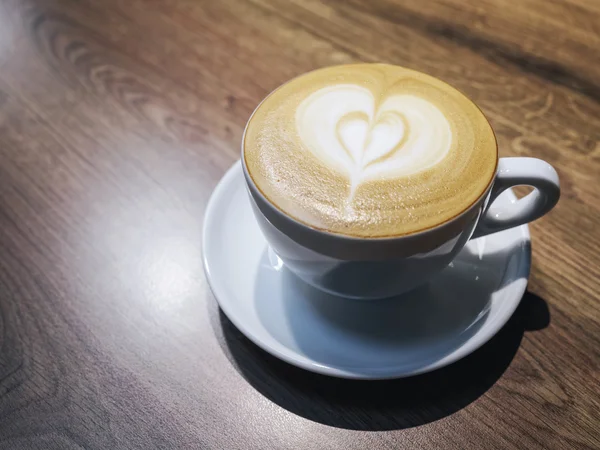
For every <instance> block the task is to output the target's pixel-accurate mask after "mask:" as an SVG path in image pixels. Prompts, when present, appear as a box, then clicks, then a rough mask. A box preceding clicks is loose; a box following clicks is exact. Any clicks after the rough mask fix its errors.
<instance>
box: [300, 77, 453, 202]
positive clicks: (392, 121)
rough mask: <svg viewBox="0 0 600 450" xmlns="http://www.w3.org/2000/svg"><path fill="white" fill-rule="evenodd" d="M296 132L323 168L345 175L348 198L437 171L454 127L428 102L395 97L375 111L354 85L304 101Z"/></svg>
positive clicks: (327, 90)
mask: <svg viewBox="0 0 600 450" xmlns="http://www.w3.org/2000/svg"><path fill="white" fill-rule="evenodd" d="M296 128H297V133H298V136H299V137H300V139H301V140H302V142H303V143H304V144H305V145H306V147H307V148H308V149H309V150H310V151H311V152H312V153H313V154H314V155H315V156H316V157H317V158H319V159H320V160H321V161H322V162H323V164H324V165H326V166H328V167H330V168H331V169H334V170H338V171H340V172H345V173H346V174H347V176H348V178H349V180H350V185H351V189H350V192H349V196H350V197H352V196H353V194H354V191H355V189H356V187H357V186H358V185H359V184H360V183H361V182H362V181H365V180H368V179H378V178H380V179H384V178H391V177H399V176H406V175H410V174H413V173H416V172H419V171H421V170H424V169H427V168H429V167H431V166H434V165H435V164H437V163H438V162H440V161H441V160H443V159H444V157H445V156H446V155H447V153H448V151H449V150H450V143H451V141H452V130H451V128H450V124H449V123H448V121H447V120H446V118H445V117H444V115H443V114H442V112H441V111H440V110H439V109H438V108H436V107H435V105H433V104H431V103H429V102H428V101H427V100H424V99H421V98H419V97H416V96H414V95H406V94H405V95H394V96H391V97H389V98H386V99H384V100H383V102H382V103H381V104H380V105H379V106H377V105H376V99H375V97H374V95H373V93H372V92H371V91H369V90H368V89H365V88H363V87H360V86H357V85H352V84H340V85H336V86H331V87H326V88H323V89H320V90H319V91H317V92H315V93H313V94H311V95H310V96H309V97H307V98H306V99H304V100H303V101H302V103H301V104H300V106H299V107H298V110H297V112H296Z"/></svg>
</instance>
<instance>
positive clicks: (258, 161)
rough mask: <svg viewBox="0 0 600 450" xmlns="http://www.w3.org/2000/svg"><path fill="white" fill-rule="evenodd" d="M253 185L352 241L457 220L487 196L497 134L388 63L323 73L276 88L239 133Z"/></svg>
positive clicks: (466, 104) (433, 87) (462, 106)
mask: <svg viewBox="0 0 600 450" xmlns="http://www.w3.org/2000/svg"><path fill="white" fill-rule="evenodd" d="M243 147H244V151H243V154H244V159H245V162H246V167H247V169H248V173H249V175H250V177H251V178H252V180H253V182H254V183H255V185H256V186H257V187H258V189H259V190H260V191H261V192H262V193H263V195H264V196H265V197H267V198H268V199H269V201H270V202H271V203H273V204H274V205H275V206H276V207H277V208H279V209H280V210H281V211H283V212H284V213H286V214H287V215H289V216H291V217H293V218H295V219H296V220H298V221H300V222H303V223H305V224H308V225H310V226H312V227H315V228H319V229H324V230H327V231H330V232H334V233H341V234H345V235H351V236H359V237H367V238H371V237H373V238H374V237H383V236H400V235H406V234H410V233H415V232H419V231H422V230H426V229H428V228H431V227H435V226H437V225H439V224H441V223H443V222H445V221H448V220H450V219H452V218H453V217H456V216H457V215H459V214H461V213H462V212H463V211H465V210H466V209H467V208H469V207H470V206H471V205H472V204H473V203H474V202H476V201H477V200H478V199H479V198H480V197H481V195H483V193H484V192H485V191H486V189H487V188H488V187H489V186H490V184H491V182H492V180H493V178H494V173H495V170H496V164H497V158H498V154H497V147H496V140H495V137H494V133H493V131H492V129H491V127H490V124H489V123H488V121H487V120H486V119H485V117H484V115H483V113H482V112H481V111H480V110H479V108H477V106H475V105H474V104H473V103H472V102H471V101H470V100H469V99H468V98H467V97H465V96H464V95H463V94H462V93H460V92H459V91H457V90H456V89H454V88H452V87H451V86H449V85H448V84H446V83H444V82H442V81H441V80H438V79H435V78H433V77H430V76H428V75H425V74H422V73H419V72H416V71H413V70H409V69H405V68H402V67H398V66H392V65H385V64H352V65H345V66H334V67H327V68H324V69H320V70H316V71H313V72H310V73H307V74H304V75H302V76H300V77H298V78H296V79H294V80H292V81H290V82H288V83H286V84H284V85H283V86H281V87H280V88H278V89H276V90H275V91H274V92H273V93H272V94H271V95H269V97H267V98H266V99H265V100H264V101H263V102H262V103H261V105H260V106H259V107H258V108H257V109H256V111H255V112H254V114H253V116H252V117H251V119H250V121H249V123H248V126H247V128H246V132H245V134H244V143H243Z"/></svg>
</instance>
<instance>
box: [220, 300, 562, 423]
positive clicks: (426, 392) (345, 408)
mask: <svg viewBox="0 0 600 450" xmlns="http://www.w3.org/2000/svg"><path fill="white" fill-rule="evenodd" d="M217 317H218V324H213V325H214V326H215V329H218V331H221V332H222V337H223V343H222V344H223V345H222V346H223V350H224V351H225V353H226V355H227V357H228V358H229V360H230V361H231V362H232V363H233V365H234V366H235V367H236V369H237V370H238V371H239V373H240V374H241V375H242V376H243V377H244V378H245V379H246V380H247V381H248V382H249V383H250V384H251V385H252V386H253V387H254V388H255V389H256V390H257V391H258V392H260V393H261V394H262V395H264V396H265V397H267V398H268V399H270V400H271V401H273V402H274V403H276V404H277V405H279V406H281V407H282V408H284V409H286V410H288V411H290V412H292V413H294V414H297V415H299V416H301V417H304V418H306V419H309V420H312V421H315V422H319V423H322V424H325V425H329V426H333V427H338V428H344V429H351V430H362V431H384V430H397V429H405V428H411V427H416V426H420V425H424V424H427V423H430V422H433V421H436V420H439V419H442V418H444V417H446V416H449V415H451V414H453V413H455V412H457V411H459V410H460V409H462V408H464V407H465V406H467V405H469V404H470V403H472V402H473V401H475V400H476V399H477V398H479V397H480V396H481V395H483V394H484V393H485V392H486V391H487V390H488V389H489V388H490V387H491V386H493V385H494V383H495V382H496V381H497V380H498V379H499V378H500V377H501V376H502V374H503V373H504V371H505V370H506V369H507V368H508V366H509V365H510V363H511V361H512V360H513V358H514V356H515V354H516V353H517V350H518V348H519V345H520V343H521V340H522V338H523V335H524V333H525V331H533V330H540V329H543V328H545V327H547V326H548V325H549V323H550V313H549V310H548V305H547V304H546V302H545V301H544V300H543V299H542V298H540V297H538V296H537V295H535V294H533V293H531V292H526V293H525V295H524V296H523V299H522V300H521V303H520V305H519V307H518V308H517V310H516V311H515V313H514V314H513V316H512V317H511V318H510V320H509V321H508V322H507V323H506V325H505V326H504V327H503V328H502V329H501V330H500V331H499V332H498V333H497V334H496V336H494V337H493V338H492V339H491V340H490V341H488V342H487V343H486V344H485V345H483V346H482V347H481V348H479V349H478V350H476V351H475V352H473V353H472V354H471V355H469V356H467V357H465V358H463V359H461V360H459V361H457V362H456V363H454V364H451V365H449V366H446V367H444V368H441V369H438V370H436V371H433V372H430V373H426V374H423V375H417V376H413V377H409V378H403V379H397V380H385V381H361V380H348V379H339V378H333V377H328V376H324V375H319V374H315V373H312V372H308V371H305V370H303V369H299V368H297V367H295V366H292V365H289V364H287V363H285V362H283V361H280V360H279V359H277V358H275V357H273V356H271V355H270V354H268V353H267V352H265V351H263V350H262V349H260V348H259V347H258V346H256V345H254V344H253V343H252V342H250V340H248V339H247V338H246V337H245V336H244V335H242V334H241V333H240V332H239V331H238V330H237V328H235V326H234V325H233V324H232V323H231V322H230V321H229V319H228V318H227V317H226V316H225V314H224V313H223V312H222V311H221V310H220V309H219V312H218V316H215V319H216V318H217ZM218 334H221V333H218Z"/></svg>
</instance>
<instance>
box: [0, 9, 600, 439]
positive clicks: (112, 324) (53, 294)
mask: <svg viewBox="0 0 600 450" xmlns="http://www.w3.org/2000/svg"><path fill="white" fill-rule="evenodd" d="M352 61H385V62H390V63H396V64H401V65H405V66H408V67H411V68H414V69H417V70H422V71H426V72H429V73H431V74H433V75H435V76H438V77H440V78H442V79H444V80H446V81H448V82H450V83H452V84H454V85H456V86H457V87H458V88H460V89H461V90H463V91H464V92H466V93H467V94H468V95H469V96H471V97H472V98H473V99H474V100H475V101H476V102H477V103H478V104H479V105H480V106H481V107H482V109H483V110H484V112H485V113H486V115H487V116H488V117H489V118H490V120H491V121H492V124H493V126H494V129H495V131H496V133H497V135H498V139H499V143H500V148H501V153H502V155H504V156H506V155H518V156H536V157H540V158H543V159H546V160H547V161H549V162H551V163H552V164H553V165H554V166H555V167H556V169H557V170H558V172H559V174H560V176H561V184H562V192H563V196H562V199H561V201H560V203H559V205H558V206H557V207H556V209H555V210H554V211H553V212H552V213H551V214H549V215H548V216H546V217H544V218H542V219H540V220H539V221H537V222H535V223H533V224H532V225H531V232H532V240H533V267H532V273H531V279H530V284H529V288H528V293H527V295H526V296H525V297H524V299H523V301H522V304H521V306H520V307H519V309H518V311H517V313H516V314H515V315H514V317H513V318H512V319H511V321H510V322H509V323H508V324H507V326H506V327H505V328H504V329H503V330H502V331H501V332H500V333H499V334H498V335H497V336H496V337H495V338H494V339H493V340H492V341H491V342H490V343H488V344H487V345H485V346H484V347H483V348H482V349H480V350H479V351H477V352H476V353H475V354H473V355H471V356H469V357H468V358H466V359H465V360H463V361H461V362H459V363H457V364H454V365H452V366H451V367H448V368H446V369H442V370H440V371H437V372H434V373H432V374H429V375H424V376H420V377H415V378H412V379H408V380H400V381H390V382H384V383H359V382H349V381H342V380H336V379H328V378H325V377H321V376H317V375H313V374H308V373H306V372H303V371H301V370H299V369H295V368H293V367H290V366H288V365H286V364H284V363H281V362H279V361H277V360H275V359H274V358H272V357H270V356H269V355H266V354H265V353H264V352H262V351H260V350H258V349H257V348H256V347H255V346H254V345H252V344H251V343H249V342H248V341H247V340H246V339H245V338H244V337H243V336H241V335H240V333H239V332H238V331H237V330H236V329H235V328H234V327H233V326H232V325H231V323H229V321H228V320H227V319H226V318H225V317H224V316H223V315H222V314H221V313H220V312H219V310H218V308H217V306H216V303H215V300H214V298H213V297H212V294H211V293H210V290H209V288H208V286H207V283H206V280H205V278H204V275H203V271H202V267H201V262H200V252H201V245H200V240H201V236H200V230H201V225H202V220H203V219H202V217H203V213H204V209H205V206H206V203H207V201H208V198H209V196H210V192H211V191H212V189H213V187H214V186H215V184H216V183H217V181H218V180H219V178H220V177H221V175H222V174H223V173H224V171H225V170H226V169H227V168H228V167H229V166H230V165H231V164H232V163H233V162H234V161H235V160H236V159H237V158H238V154H239V151H238V149H239V142H240V138H241V133H242V130H243V127H244V125H245V122H246V120H247V118H248V116H249V115H250V113H251V111H252V109H253V108H254V107H255V106H256V104H257V103H258V102H259V101H260V100H261V99H262V98H263V97H264V96H265V95H266V94H267V93H268V92H269V91H270V90H272V89H273V88H275V87H276V86H278V85H279V84H281V83H282V82H284V81H286V80H288V79H289V78H291V77H293V76H295V75H297V74H300V73H302V72H305V71H308V70H311V69H314V68H317V67H322V66H325V65H330V64H338V63H346V62H352ZM598 61H600V6H599V3H598V2H596V1H594V0H561V1H557V2H551V3H547V2H542V1H541V0H525V1H522V2H518V4H517V3H515V2H508V1H506V0H482V1H479V2H463V1H460V0H438V1H435V2H428V3H427V4H424V2H422V1H416V0H414V1H413V0H406V1H396V0H373V1H366V0H348V1H334V0H323V1H316V0H223V1H219V2H214V1H209V0H205V1H204V0H203V1H197V0H161V1H157V0H145V1H143V0H134V1H124V0H104V1H102V2H100V1H98V0H80V1H78V0H52V1H42V0H4V1H3V2H0V448H7V449H19V448H25V449H29V448H31V449H39V448H44V449H46V448H48V449H52V448H57V449H58V448H60V449H67V448H98V449H105V448H115V449H116V448H127V449H131V448H143V449H148V448H201V449H213V448H214V449H224V448H227V449H233V448H240V449H248V448H257V449H259V448H260V449H264V448H277V449H285V448H289V449H297V448H306V449H309V448H319V449H354V448H356V449H361V448H378V449H379V448H381V449H388V448H389V449H396V448H411V449H412V448H427V449H432V448H440V449H465V448H477V449H479V448H499V449H504V448H528V449H535V448H557V449H563V448H564V449H576V448H577V449H579V448H581V449H596V448H600V438H599V436H600V413H599V411H600V396H599V394H598V386H600V371H599V369H600V301H599V298H600V231H599V228H598V224H599V223H600V194H599V192H600V182H599V180H600V84H599V82H598V79H599V76H600V65H598ZM372 431H376V432H372Z"/></svg>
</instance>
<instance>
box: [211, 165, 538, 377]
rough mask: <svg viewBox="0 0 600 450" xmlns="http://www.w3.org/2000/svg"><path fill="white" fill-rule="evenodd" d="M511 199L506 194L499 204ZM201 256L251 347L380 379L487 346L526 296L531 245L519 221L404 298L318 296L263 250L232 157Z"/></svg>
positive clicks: (329, 371) (328, 370)
mask: <svg viewBox="0 0 600 450" xmlns="http://www.w3.org/2000/svg"><path fill="white" fill-rule="evenodd" d="M515 200H516V197H515V195H514V194H513V193H512V192H511V191H507V192H506V193H505V194H503V195H502V196H501V197H500V198H498V200H496V201H497V202H500V204H502V203H508V202H514V201H515ZM203 259H204V268H205V270H206V276H207V279H208V282H209V283H210V286H211V288H212V290H213V292H214V294H215V296H216V298H217V301H218V302H219V305H220V306H221V308H222V310H223V311H224V313H225V314H226V315H227V317H228V318H229V319H230V320H231V321H232V322H233V323H234V324H235V326H236V327H237V328H238V329H239V330H240V331H241V332H242V333H244V334H245V335H246V336H247V337H248V338H249V339H250V340H252V341H253V342H254V343H255V344H256V345H258V346H259V347H261V348H263V349H264V350H266V351H267V352H269V353H271V354H273V355H274V356H276V357H278V358H280V359H282V360H284V361H287V362H288V363H290V364H294V365H296V366H298V367H302V368H303V369H306V370H311V371H313V372H318V373H322V374H326V375H333V376H338V377H344V378H362V379H383V378H399V377H406V376H409V375H415V374H418V373H423V372H428V371H431V370H434V369H437V368H440V367H443V366H445V365H447V364H450V363H452V362H454V361H456V360H458V359H460V358H462V357H464V356H466V355H468V354H469V353H471V352H473V351H474V350H476V349H477V348H478V347H480V346H481V345H483V344H484V343H485V342H487V341H488V340H489V339H490V338H491V337H492V336H493V335H494V334H496V332H497V331H498V330H499V329H500V328H501V327H502V326H503V325H504V324H505V323H506V322H507V321H508V319H509V318H510V316H511V315H512V313H513V312H514V311H515V309H516V308H517V305H518V304H519V301H520V300H521V297H522V296H523V293H524V292H525V287H526V285H527V277H528V275H529V266H530V261H531V251H530V246H529V229H528V227H527V226H526V225H523V226H521V227H517V228H513V229H510V230H506V231H503V232H500V233H496V234H494V235H490V236H487V237H484V238H480V239H477V240H474V241H471V242H469V243H468V244H467V246H466V247H465V248H464V249H463V251H462V252H461V253H460V254H459V256H458V257H457V258H456V260H455V261H454V262H453V263H452V264H451V265H450V266H448V268H447V269H445V270H444V271H443V272H442V273H441V274H440V275H438V276H437V277H436V278H435V279H433V280H432V281H431V282H430V283H429V284H428V285H426V286H424V287H421V288H418V289H417V290H415V291H413V292H410V293H408V294H405V295H403V296H400V297H396V298H392V299H387V300H375V301H356V300H349V299H345V298H340V297H334V296H331V295H328V294H324V293H321V292H320V291H317V290H315V289H313V288H311V287H309V286H308V285H305V284H304V283H303V282H301V281H299V280H297V279H296V277H295V276H294V275H292V274H291V273H289V272H288V271H287V270H286V269H285V267H283V266H282V264H281V262H280V261H279V260H278V258H277V257H276V256H275V255H274V254H272V253H271V252H270V251H269V250H268V247H267V243H266V241H265V239H264V237H263V235H262V234H261V232H260V230H259V228H258V225H257V223H256V221H255V219H254V216H253V215H252V211H251V209H250V204H249V199H248V193H247V191H246V187H245V185H244V177H243V175H242V168H241V165H240V164H239V162H238V163H236V164H235V165H234V166H233V167H232V168H231V169H229V171H228V172H227V174H226V175H225V176H224V177H223V179H222V180H221V181H220V182H219V184H218V186H217V187H216V189H215V190H214V192H213V194H212V197H211V199H210V202H209V204H208V208H207V210H206V216H205V222H204V230H203Z"/></svg>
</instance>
